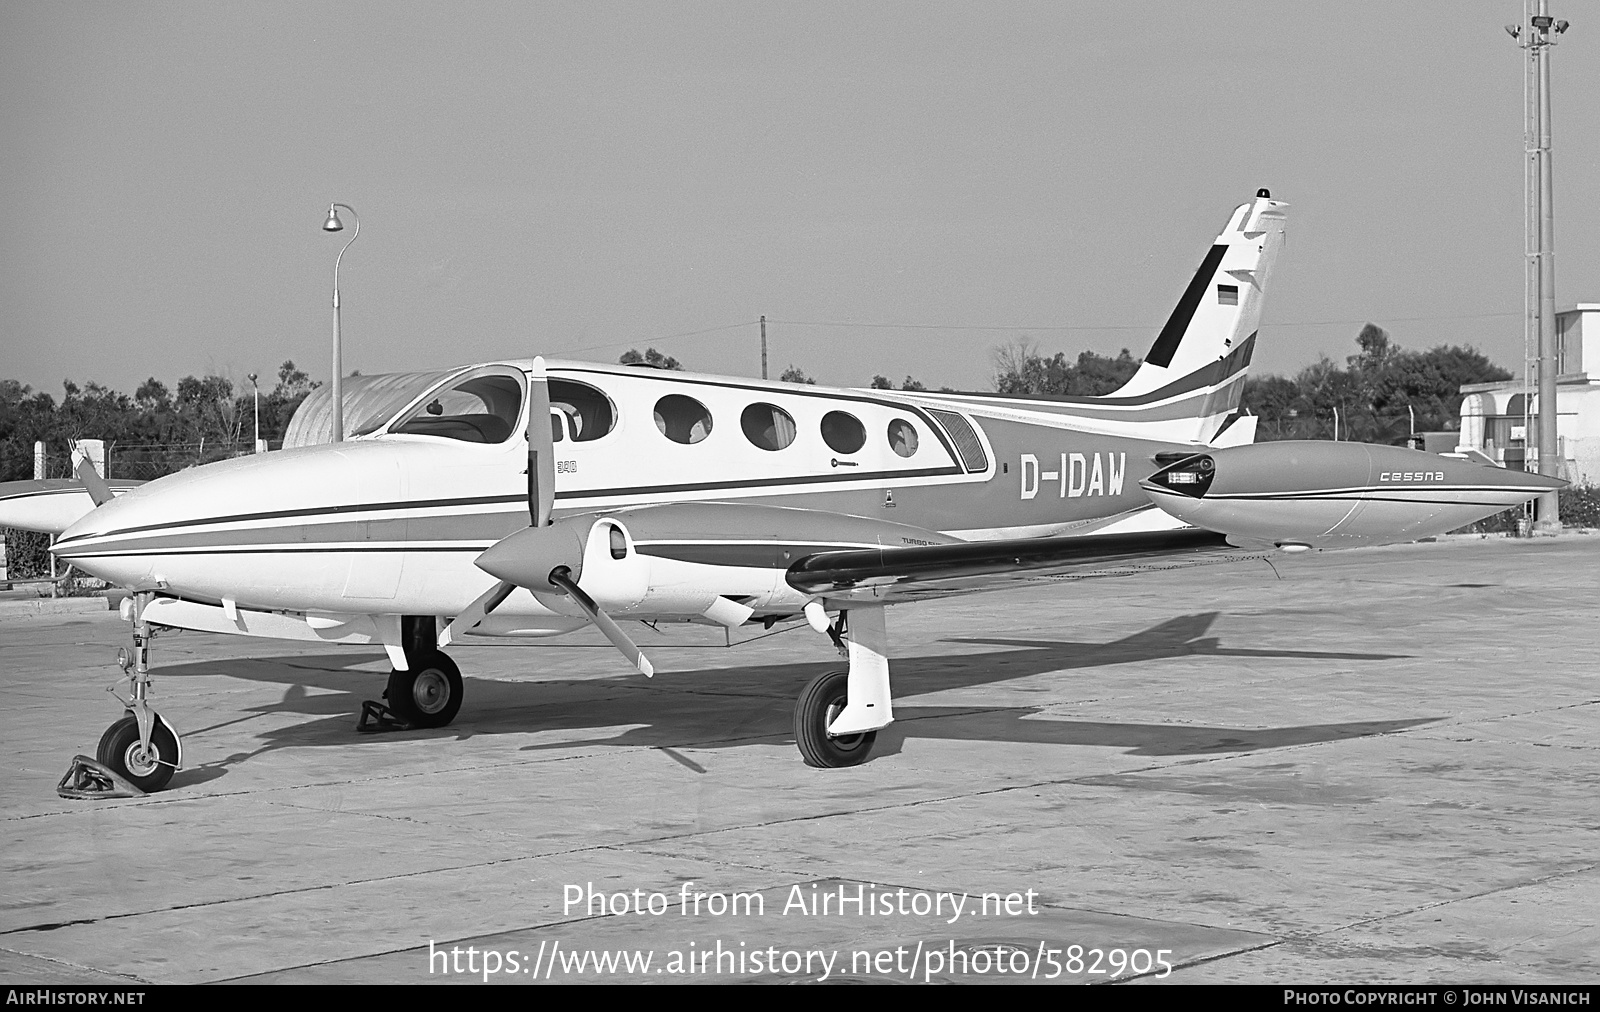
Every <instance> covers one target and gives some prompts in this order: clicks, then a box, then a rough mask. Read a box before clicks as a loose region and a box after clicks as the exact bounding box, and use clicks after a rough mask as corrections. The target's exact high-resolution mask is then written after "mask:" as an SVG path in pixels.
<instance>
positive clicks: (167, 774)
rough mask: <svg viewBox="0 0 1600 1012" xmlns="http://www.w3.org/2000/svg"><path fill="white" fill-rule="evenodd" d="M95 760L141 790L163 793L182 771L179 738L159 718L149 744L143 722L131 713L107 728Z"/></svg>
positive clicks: (152, 730)
mask: <svg viewBox="0 0 1600 1012" xmlns="http://www.w3.org/2000/svg"><path fill="white" fill-rule="evenodd" d="M95 759H96V760H98V761H99V762H101V763H103V764H104V765H106V766H107V767H109V768H110V769H111V770H112V772H114V773H116V774H117V775H118V776H120V777H122V778H123V779H125V780H127V781H128V782H129V783H130V784H132V785H133V786H135V787H137V788H139V789H140V790H141V791H144V792H145V793H147V794H148V793H150V792H152V791H159V790H161V788H163V787H165V786H167V781H169V780H171V779H172V774H173V772H174V771H176V770H177V768H178V736H177V735H176V734H174V733H173V731H172V728H170V727H168V726H167V722H166V721H164V720H162V719H161V718H160V717H156V718H155V725H154V726H153V727H152V728H151V729H150V742H149V744H148V745H147V744H145V743H144V742H143V741H141V740H140V735H139V719H138V718H137V717H135V716H134V715H133V714H132V713H130V714H128V715H127V716H125V717H123V718H122V719H121V720H119V721H117V722H116V723H115V724H112V725H111V726H110V727H108V728H106V733H105V734H103V735H101V736H100V747H99V748H97V749H96V750H95Z"/></svg>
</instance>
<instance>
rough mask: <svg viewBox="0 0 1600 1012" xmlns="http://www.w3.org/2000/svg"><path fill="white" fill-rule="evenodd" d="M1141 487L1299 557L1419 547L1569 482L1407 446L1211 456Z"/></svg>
mask: <svg viewBox="0 0 1600 1012" xmlns="http://www.w3.org/2000/svg"><path fill="white" fill-rule="evenodd" d="M1139 484H1140V486H1141V487H1143V489H1144V490H1145V493H1146V494H1147V495H1149V496H1150V499H1151V501H1152V502H1154V503H1155V504H1156V505H1157V506H1159V507H1161V509H1162V510H1164V511H1165V512H1167V513H1170V514H1172V515H1173V516H1175V517H1177V518H1178V519H1180V520H1183V521H1185V522H1186V523H1190V524H1193V525H1194V526H1196V527H1203V528H1205V529H1207V530H1212V531H1217V532H1219V533H1222V534H1226V535H1229V537H1230V540H1233V539H1237V540H1239V541H1241V542H1249V543H1256V544H1274V545H1278V546H1280V547H1284V548H1291V549H1292V548H1296V547H1306V548H1351V547H1355V546H1357V545H1385V544H1394V543H1397V542H1403V541H1415V540H1417V539H1418V538H1425V537H1430V536H1433V535H1437V534H1443V533H1445V532H1446V531H1450V530H1454V529H1455V528H1457V527H1462V526H1465V525H1466V524H1470V523H1472V522H1473V521H1475V520H1482V519H1483V518H1484V517H1487V516H1490V515H1492V514H1495V513H1498V512H1500V511H1501V510H1503V509H1507V508H1508V507H1511V506H1520V505H1521V504H1523V503H1525V502H1528V501H1529V500H1531V499H1534V498H1537V497H1538V496H1540V495H1543V494H1544V493H1546V492H1549V491H1551V490H1553V489H1558V488H1561V487H1562V486H1564V485H1565V484H1566V482H1564V481H1561V480H1560V479H1557V478H1548V477H1545V476H1543V475H1538V474H1530V473H1528V472H1525V471H1512V470H1507V469H1505V468H1499V467H1486V466H1484V465H1481V464H1474V463H1472V462H1470V461H1466V460H1460V459H1457V458H1453V457H1441V456H1439V455H1437V454H1432V453H1424V452H1422V451H1420V450H1409V449H1406V448H1404V447H1399V446H1375V445H1371V444H1368V443H1330V442H1319V441H1285V442H1274V443H1253V444H1251V445H1248V446H1234V447H1228V448H1225V449H1220V450H1208V451H1206V452H1204V453H1199V454H1196V455H1194V456H1192V457H1188V458H1185V459H1184V460H1181V461H1179V462H1177V463H1176V464H1172V465H1170V466H1168V467H1165V468H1163V469H1161V470H1159V471H1157V472H1156V473H1155V474H1152V475H1151V476H1150V477H1149V478H1146V479H1145V480H1143V481H1141V482H1140V483H1139Z"/></svg>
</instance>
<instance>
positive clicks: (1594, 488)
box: [1560, 485, 1600, 527]
mask: <svg viewBox="0 0 1600 1012" xmlns="http://www.w3.org/2000/svg"><path fill="white" fill-rule="evenodd" d="M1560 516H1561V523H1562V525H1563V526H1566V527H1600V485H1569V486H1567V487H1566V488H1564V489H1562V490H1561V513H1560Z"/></svg>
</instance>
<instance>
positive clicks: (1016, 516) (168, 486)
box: [54, 191, 1549, 790]
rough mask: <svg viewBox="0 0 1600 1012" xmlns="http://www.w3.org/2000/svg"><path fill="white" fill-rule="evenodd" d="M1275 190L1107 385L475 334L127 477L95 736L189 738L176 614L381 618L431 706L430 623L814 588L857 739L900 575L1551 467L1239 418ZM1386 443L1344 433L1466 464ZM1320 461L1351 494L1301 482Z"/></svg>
mask: <svg viewBox="0 0 1600 1012" xmlns="http://www.w3.org/2000/svg"><path fill="white" fill-rule="evenodd" d="M1284 214H1285V205H1284V204H1282V203H1279V202H1277V201H1274V200H1272V199H1271V197H1270V196H1269V195H1268V194H1267V193H1266V191H1261V192H1260V194H1259V195H1258V196H1257V197H1256V199H1254V200H1252V201H1251V202H1249V203H1246V204H1244V205H1242V206H1240V207H1239V208H1237V209H1236V210H1235V211H1234V212H1233V214H1232V215H1231V216H1230V217H1229V220H1228V223H1227V225H1226V226H1225V228H1224V229H1223V231H1222V232H1221V234H1219V235H1218V236H1217V238H1216V240H1215V241H1214V243H1213V244H1212V245H1211V247H1210V249H1209V251H1208V252H1207V253H1206V255H1205V257H1204V259H1203V262H1202V264H1201V266H1200V269H1199V271H1198V272H1197V273H1196V274H1195V276H1194V278H1193V280H1192V281H1191V282H1190V283H1189V285H1188V286H1187V288H1186V289H1185V290H1184V292H1183V294H1182V296H1181V297H1180V298H1179V300H1178V303H1177V305H1176V307H1175V308H1174V309H1173V311H1172V314H1171V316H1170V318H1169V319H1168V321H1167V323H1166V325H1165V326H1164V327H1163V328H1162V330H1161V332H1160V334H1159V335H1158V336H1157V338H1156V340H1155V342H1154V344H1153V345H1152V346H1151V348H1150V351H1149V353H1148V354H1147V356H1146V357H1145V359H1144V362H1143V364H1142V365H1141V366H1140V367H1139V369H1138V371H1137V373H1136V374H1135V375H1134V376H1133V377H1132V378H1131V379H1130V380H1129V382H1128V383H1127V384H1126V385H1125V386H1123V387H1122V389H1120V390H1118V391H1116V392H1115V393H1112V394H1110V395H1108V396H1104V397H1045V396H1037V397H1003V396H998V395H992V394H927V393H911V392H903V391H896V392H891V391H878V390H871V391H868V390H842V389H825V388H820V387H811V386H798V385H792V384H784V383H767V382H761V381H755V380H748V379H742V378H737V377H726V376H709V375H696V374H688V373H677V372H663V371H658V370H650V369H637V368H627V367H621V366H602V365H594V364H589V363H581V362H560V361H546V360H545V359H543V358H535V359H532V360H524V361H504V362H492V363H487V364H481V365H474V366H471V367H468V368H463V369H457V370H452V371H449V372H446V373H440V374H438V375H437V376H436V377H434V378H432V379H431V380H430V381H428V382H427V383H425V384H423V385H421V386H420V387H419V389H418V390H417V393H416V396H415V397H413V398H412V399H411V401H410V403H409V404H407V405H406V406H405V407H404V408H402V409H401V410H399V411H398V412H396V413H394V414H393V416H392V417H389V418H386V419H383V420H382V421H381V422H378V423H376V424H374V425H372V426H370V427H369V428H368V429H367V430H366V431H362V432H357V433H356V434H355V435H354V436H353V438H351V439H350V440H348V441H346V442H343V443H337V444H332V445H322V446H312V447H305V448H300V449H296V450H289V451H284V452H279V453H271V454H261V455H256V456H253V457H247V458H241V459H239V460H233V461H226V462H222V463H217V464H211V465H207V466H204V467H198V468H194V469H191V470H188V471H184V472H180V473H178V474H174V475H171V476H169V477H166V478H162V479H160V480H157V481H153V482H151V483H149V484H147V485H145V486H142V487H140V488H138V489H135V490H132V491H129V492H127V493H126V494H123V495H119V496H116V497H115V498H113V499H111V500H110V501H108V502H105V503H104V504H103V505H99V506H97V507H96V508H95V509H93V511H92V512H89V513H88V514H87V515H85V516H84V517H83V518H82V519H80V520H78V521H77V522H76V523H75V524H73V525H72V526H71V527H70V528H69V529H68V530H66V531H65V533H64V534H63V535H62V537H61V538H60V540H59V541H58V542H57V544H56V546H55V548H54V551H55V552H56V554H57V555H58V556H59V557H60V558H62V559H64V560H67V561H69V562H71V563H72V565H74V566H76V567H78V568H79V569H81V570H83V571H85V572H88V573H91V574H94V575H96V576H99V577H102V578H104V579H107V580H110V581H112V582H115V583H117V584H120V585H122V586H125V587H128V588H130V589H131V590H132V591H133V592H134V593H133V596H132V598H131V601H130V608H129V618H131V620H132V621H133V624H134V625H133V628H134V632H133V641H134V645H133V651H132V654H131V657H130V662H129V665H128V671H129V674H128V696H127V698H126V700H125V704H126V708H127V714H126V715H125V716H124V717H123V718H122V719H121V720H119V721H118V722H117V723H116V724H113V725H112V727H111V729H110V730H108V731H107V733H106V737H105V738H104V739H103V740H102V742H101V748H100V752H99V759H100V761H101V762H102V763H105V764H106V765H108V766H109V767H111V768H112V769H113V770H114V771H115V772H117V773H119V774H120V775H123V776H125V777H127V779H128V780H129V781H131V782H132V783H134V784H135V785H137V786H139V787H141V788H143V789H146V790H151V789H156V788H158V787H160V786H163V785H164V784H165V783H166V781H167V780H168V779H169V778H170V776H171V774H172V771H173V769H174V768H175V766H176V764H177V763H178V762H180V761H181V759H180V752H179V741H178V737H177V735H176V733H175V732H174V731H173V729H172V727H171V725H170V724H169V723H167V722H166V721H165V720H164V719H163V718H162V717H160V716H159V715H157V714H156V712H155V711H154V709H152V708H151V706H150V702H149V674H148V667H149V645H150V639H151V636H152V635H153V634H154V633H155V632H156V631H157V630H159V629H161V628H163V627H178V628H188V629H200V630H207V631H212V632H226V633H236V634H244V635H256V636H275V637H284V638H291V639H301V640H315V641H323V642H330V643H379V644H382V645H383V647H384V648H385V649H386V650H387V652H388V655H389V657H390V659H391V663H392V665H393V669H394V670H393V673H392V674H391V676H390V678H389V683H388V687H387V703H388V707H389V708H390V709H391V710H392V711H393V713H394V714H395V715H396V716H397V718H398V719H399V720H401V721H403V722H405V723H407V724H409V725H411V726H413V727H438V726H442V725H444V724H448V723H449V722H450V721H451V720H453V719H455V717H456V715H457V712H458V711H459V709H460V707H461V705H462V681H461V676H460V673H459V671H458V670H457V668H456V665H455V664H454V663H453V662H452V661H451V660H450V658H449V657H448V656H447V654H446V653H445V650H446V649H447V648H448V647H449V645H450V644H451V643H453V642H455V641H457V640H460V639H462V638H463V637H467V636H545V635H554V634H560V633H563V632H568V631H571V630H573V629H577V628H579V627H582V626H584V625H588V624H593V625H595V626H596V627H598V628H599V629H600V630H601V631H602V632H603V633H604V634H605V635H606V636H607V637H608V638H609V639H610V640H611V642H612V643H614V644H615V645H616V646H617V648H618V649H619V650H620V651H621V652H622V654H623V655H624V656H625V657H626V658H627V660H628V662H629V663H630V664H631V665H632V666H633V667H634V668H635V669H637V670H638V671H639V672H641V673H643V674H645V675H650V674H652V673H653V672H654V666H653V665H652V663H651V661H650V660H649V658H648V657H647V656H646V655H645V653H644V652H643V651H641V650H640V649H639V647H638V646H637V645H636V644H635V643H634V642H633V640H632V638H631V637H630V635H629V632H628V627H629V625H630V624H631V623H632V622H633V621H652V622H653V621H673V620H678V621H682V620H688V621H694V622H705V623H713V624H719V625H723V626H727V627H730V628H732V627H738V626H742V625H745V624H747V623H753V622H757V623H764V624H768V625H770V624H772V623H774V622H777V621H781V620H785V619H791V618H796V619H797V618H800V617H803V618H804V619H805V620H806V621H807V622H808V623H809V624H810V625H811V626H812V627H813V628H815V629H816V630H817V632H818V633H821V634H824V635H827V636H829V637H830V638H831V639H832V641H833V642H834V644H835V645H836V646H837V647H838V648H839V649H840V651H841V652H842V653H844V654H845V656H846V657H847V658H848V665H847V667H846V668H844V669H841V670H837V671H829V672H827V673H825V674H822V675H821V676H819V677H818V678H817V679H816V680H815V681H813V682H812V683H811V684H810V685H809V686H808V687H807V688H806V689H805V690H804V692H803V693H802V694H801V696H800V699H799V703H798V705H797V707H796V713H795V739H796V743H797V744H798V746H799V749H800V752H801V754H802V755H803V756H804V758H805V761H806V762H807V763H809V764H811V765H814V766H819V767H836V766H849V765H853V764H856V763H859V762H861V761H863V760H864V759H866V757H867V756H868V754H869V752H870V749H871V747H872V744H873V737H874V734H875V732H876V731H877V730H878V729H880V728H883V727H884V726H886V725H888V724H889V723H890V722H891V721H892V720H893V719H894V715H893V700H892V696H891V692H890V679H889V652H890V651H889V639H888V634H887V626H886V622H885V618H884V613H885V607H886V606H887V605H890V604H895V603H899V602H906V601H915V600H919V599H924V598H929V597H937V596H941V595H947V594H954V593H964V592H969V591H973V590H980V589H983V588H986V587H994V586H1001V585H1004V584H1005V583H1006V582H1007V581H1011V580H1018V579H1032V578H1038V577H1041V576H1049V575H1059V574H1064V573H1065V574H1074V575H1079V576H1093V575H1095V574H1097V573H1112V572H1115V573H1124V572H1126V571H1127V569H1128V567H1129V566H1138V567H1140V568H1141V569H1145V570H1151V569H1157V570H1158V569H1161V568H1164V567H1179V566H1190V565H1197V564H1203V563H1212V562H1221V561H1229V560H1233V559H1239V558H1247V557H1252V556H1251V553H1252V552H1256V553H1259V552H1262V551H1269V550H1275V548H1276V547H1277V546H1279V545H1283V546H1288V547H1291V548H1301V547H1309V546H1313V545H1315V546H1319V547H1320V546H1323V545H1329V546H1331V545H1334V544H1349V543H1358V542H1359V543H1377V542H1381V541H1383V540H1401V539H1411V538H1415V537H1418V536H1421V535H1423V534H1425V533H1437V532H1438V531H1442V530H1445V529H1448V527H1450V526H1454V525H1456V524H1459V523H1462V522H1465V521H1464V520H1463V519H1462V518H1463V517H1464V516H1467V515H1469V514H1470V515H1487V514H1488V513H1491V512H1494V511H1495V510H1498V509H1500V508H1503V505H1504V504H1506V503H1509V502H1514V501H1521V500H1524V499H1526V498H1530V497H1532V496H1534V495H1537V494H1539V493H1540V492H1541V491H1543V490H1544V489H1546V488H1547V487H1549V482H1548V481H1546V480H1545V479H1540V478H1538V477H1537V476H1533V475H1524V474H1520V473H1519V474H1512V473H1510V472H1503V471H1498V470H1495V469H1488V468H1478V469H1477V471H1478V472H1481V473H1475V474H1474V475H1472V476H1470V477H1464V478H1462V480H1461V482H1460V483H1446V484H1445V485H1443V486H1441V485H1438V484H1437V483H1433V484H1430V485H1429V486H1428V489H1427V491H1428V495H1427V496H1425V497H1419V496H1411V495H1410V485H1407V487H1406V489H1405V491H1406V493H1407V494H1405V495H1395V492H1396V489H1395V488H1394V487H1393V486H1392V484H1391V483H1388V482H1385V481H1383V480H1381V479H1380V480H1379V481H1377V482H1374V481H1373V480H1372V476H1371V475H1370V474H1369V471H1370V468H1369V469H1368V470H1367V471H1361V474H1360V476H1359V480H1358V478H1357V477H1355V476H1354V473H1355V472H1354V470H1353V471H1352V472H1351V476H1350V477H1346V476H1345V475H1344V471H1345V470H1347V469H1350V468H1354V469H1355V470H1360V467H1357V466H1356V464H1354V463H1352V460H1353V458H1351V457H1350V455H1351V454H1359V453H1363V452H1365V451H1362V450H1360V449H1358V448H1356V447H1353V446H1352V445H1351V444H1331V443H1330V444H1316V445H1308V444H1298V446H1299V449H1297V450H1296V451H1294V452H1295V453H1297V454H1298V456H1296V457H1294V458H1293V462H1286V461H1285V460H1283V459H1280V457H1279V456H1276V455H1275V454H1277V453H1278V451H1276V450H1275V449H1274V448H1273V447H1271V446H1254V445H1248V444H1249V443H1250V440H1251V434H1252V432H1253V429H1252V426H1253V422H1254V420H1253V419H1251V418H1248V417H1245V418H1240V417H1239V416H1237V415H1236V413H1235V409H1236V408H1237V407H1238V404H1239V398H1240V392H1241V388H1242V386H1243V383H1244V378H1245V374H1246V370H1247V368H1248V366H1249V363H1250V357H1251V354H1252V351H1253V348H1254V345H1255V340H1256V328H1257V325H1258V321H1259V319H1260V315H1261V306H1262V301H1261V300H1262V293H1263V291H1264V288H1265V286H1266V284H1267V283H1268V279H1269V277H1270V274H1271V270H1272V266H1273V263H1274V261H1275V260H1276V257H1277V254H1278V251H1279V249H1280V248H1281V246H1282V242H1283V226H1284ZM1379 450H1382V451H1383V452H1384V454H1385V456H1383V457H1382V459H1381V460H1378V458H1377V457H1373V458H1372V460H1370V461H1369V459H1368V458H1367V457H1365V456H1363V457H1361V461H1362V462H1364V463H1366V464H1372V466H1381V468H1382V471H1384V472H1389V473H1394V472H1399V473H1402V474H1404V473H1407V472H1419V471H1430V470H1433V471H1437V470H1440V469H1441V466H1442V468H1443V469H1444V470H1446V471H1451V469H1452V468H1455V467H1456V465H1455V464H1453V463H1450V464H1445V465H1440V463H1439V458H1435V457H1429V456H1427V455H1424V454H1420V453H1413V452H1412V451H1403V450H1393V449H1390V448H1373V450H1372V452H1373V453H1374V454H1376V453H1377V451H1379ZM1372 461H1377V463H1375V464H1373V463H1372ZM1322 468H1328V469H1331V470H1333V471H1337V472H1338V474H1339V476H1338V477H1337V478H1330V479H1329V482H1328V483H1325V484H1329V489H1333V487H1334V486H1335V485H1336V486H1337V490H1336V491H1338V494H1339V496H1342V498H1340V497H1335V496H1334V495H1333V493H1332V492H1330V493H1329V495H1328V496H1323V497H1320V498H1319V497H1318V493H1320V492H1323V491H1327V490H1324V489H1321V488H1315V489H1314V488H1311V487H1309V486H1310V484H1314V483H1313V482H1311V481H1310V479H1309V478H1308V477H1307V476H1308V475H1310V474H1314V473H1316V472H1317V471H1318V470H1319V469H1322ZM1452 473H1453V472H1452ZM1280 479H1281V481H1280ZM1411 484H1415V483H1411ZM1191 485H1192V486H1193V487H1192V488H1191V487H1189V486H1191ZM1202 485H1204V487H1203V488H1202V487H1201V486H1202ZM1375 488H1376V489H1378V491H1374V489H1375ZM1485 489H1488V490H1490V491H1488V492H1485V491H1484V490H1485ZM1196 492H1198V493H1199V494H1198V495H1197V494H1195V493H1196ZM1274 493H1278V494H1280V495H1281V496H1282V497H1283V498H1278V499H1274V498H1272V496H1273V494H1274ZM1441 500H1442V501H1444V503H1445V505H1444V506H1443V507H1441V505H1440V502H1441ZM1156 505H1160V506H1162V507H1163V508H1164V509H1166V508H1170V509H1172V512H1171V513H1170V514H1169V513H1167V512H1163V511H1162V510H1161V509H1157V508H1156ZM1340 509H1343V510H1345V512H1346V513H1347V514H1349V515H1348V516H1346V517H1345V518H1344V519H1342V520H1341V519H1340V518H1339V516H1337V515H1336V514H1337V513H1338V511H1339V510H1340ZM1175 518H1177V519H1175ZM1186 521H1187V522H1191V523H1193V524H1194V525H1195V526H1193V527H1185V526H1184V522H1186ZM1341 524H1342V525H1343V526H1342V527H1341ZM1341 532H1343V533H1342V534H1341ZM1335 535H1338V536H1335ZM1230 539H1231V540H1230ZM1239 545H1244V546H1245V547H1243V548H1241V547H1238V546H1239Z"/></svg>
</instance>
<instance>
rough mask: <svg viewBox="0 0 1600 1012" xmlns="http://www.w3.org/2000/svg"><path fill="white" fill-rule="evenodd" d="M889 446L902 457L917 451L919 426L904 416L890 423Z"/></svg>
mask: <svg viewBox="0 0 1600 1012" xmlns="http://www.w3.org/2000/svg"><path fill="white" fill-rule="evenodd" d="M889 448H890V449H892V450H893V451H894V452H895V453H897V454H899V455H900V456H902V457H913V456H915V455H916V453H917V427H916V426H915V425H912V424H911V423H910V422H908V421H906V420H905V419H904V418H896V419H895V420H894V421H892V422H890V423H889Z"/></svg>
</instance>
